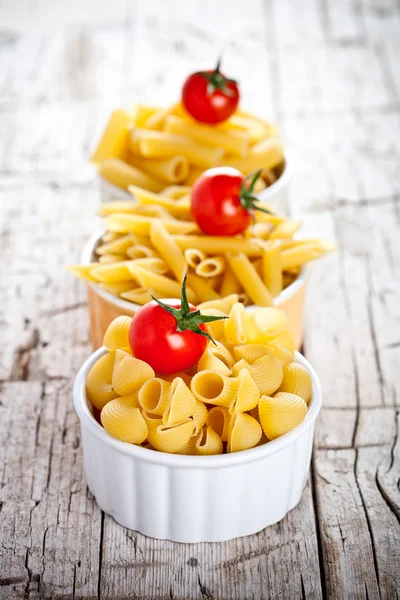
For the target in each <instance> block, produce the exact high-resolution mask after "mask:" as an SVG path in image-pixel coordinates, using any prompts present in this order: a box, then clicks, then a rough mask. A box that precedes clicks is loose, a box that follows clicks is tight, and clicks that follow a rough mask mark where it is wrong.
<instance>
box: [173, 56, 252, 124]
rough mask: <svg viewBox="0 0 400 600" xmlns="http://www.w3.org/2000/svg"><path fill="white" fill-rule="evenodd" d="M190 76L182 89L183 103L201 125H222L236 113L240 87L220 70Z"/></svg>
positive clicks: (218, 65)
mask: <svg viewBox="0 0 400 600" xmlns="http://www.w3.org/2000/svg"><path fill="white" fill-rule="evenodd" d="M219 67H220V62H218V64H217V67H216V68H215V69H214V70H213V71H200V72H198V73H193V74H192V75H189V77H188V78H187V79H186V81H185V83H184V86H183V89H182V103H183V106H184V107H185V109H186V110H187V112H188V113H189V114H190V115H191V116H192V117H193V118H194V119H196V121H200V122H201V123H211V124H212V123H221V122H222V121H226V119H229V117H230V116H231V115H232V114H233V113H234V112H235V110H236V108H237V106H238V104H239V98H240V94H239V87H238V84H237V83H236V81H234V80H233V79H227V78H226V77H225V75H223V74H222V73H221V72H220V70H219Z"/></svg>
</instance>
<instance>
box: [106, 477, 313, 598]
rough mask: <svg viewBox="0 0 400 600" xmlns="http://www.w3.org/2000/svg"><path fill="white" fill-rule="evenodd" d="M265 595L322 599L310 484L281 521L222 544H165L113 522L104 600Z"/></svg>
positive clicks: (109, 522) (108, 537) (110, 523)
mask: <svg viewBox="0 0 400 600" xmlns="http://www.w3.org/2000/svg"><path fill="white" fill-rule="evenodd" d="M288 565H292V567H293V568H289V567H288ZM260 597H262V598H271V599H275V598H282V599H284V598H289V597H293V598H299V597H304V598H321V597H322V596H321V582H320V574H319V560H318V550H317V545H316V529H315V521H314V516H313V506H312V497H311V488H310V485H308V486H307V487H306V490H305V492H304V496H303V499H302V501H301V503H300V505H299V506H298V507H296V508H295V509H294V510H292V511H291V512H290V513H289V515H288V516H287V518H285V519H284V520H283V521H282V522H281V523H278V524H277V525H274V526H272V527H268V528H267V529H264V530H263V531H261V532H260V533H259V534H256V535H253V536H249V537H247V538H238V539H236V540H232V541H230V542H223V543H221V544H206V543H204V544H174V543H172V542H166V541H165V542H161V543H160V542H158V541H157V540H152V539H150V538H146V537H144V536H142V535H140V534H136V533H132V532H129V531H126V530H124V529H122V528H121V527H119V526H118V525H117V524H116V523H115V521H113V520H112V519H111V518H109V517H106V518H105V521H104V537H103V568H102V571H101V598H102V599H110V600H111V599H114V598H118V600H125V599H128V598H129V599H130V600H132V599H133V598H137V599H143V598H152V599H154V600H155V599H161V598H174V600H201V599H203V598H209V599H212V598H214V599H219V598H226V599H228V598H229V600H235V599H237V600H259V599H260Z"/></svg>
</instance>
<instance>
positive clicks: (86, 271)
mask: <svg viewBox="0 0 400 600" xmlns="http://www.w3.org/2000/svg"><path fill="white" fill-rule="evenodd" d="M97 266H98V263H91V264H89V265H68V266H67V267H66V269H67V271H69V272H70V273H71V275H74V276H75V277H78V278H79V279H84V280H85V281H96V279H95V278H94V277H93V276H92V275H91V274H90V273H91V271H92V269H93V267H94V268H95V267H97Z"/></svg>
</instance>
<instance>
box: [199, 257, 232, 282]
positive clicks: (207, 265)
mask: <svg viewBox="0 0 400 600" xmlns="http://www.w3.org/2000/svg"><path fill="white" fill-rule="evenodd" d="M225 267H226V260H225V258H224V257H223V256H212V257H210V258H204V259H203V260H202V261H201V262H200V263H199V264H198V265H197V267H196V271H195V272H196V275H199V277H215V276H217V275H221V274H222V273H223V272H224V270H225Z"/></svg>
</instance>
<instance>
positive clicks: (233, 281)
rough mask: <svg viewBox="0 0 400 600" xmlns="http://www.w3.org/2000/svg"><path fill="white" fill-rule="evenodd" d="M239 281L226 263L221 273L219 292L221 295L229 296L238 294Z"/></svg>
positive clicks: (239, 288)
mask: <svg viewBox="0 0 400 600" xmlns="http://www.w3.org/2000/svg"><path fill="white" fill-rule="evenodd" d="M241 289H242V288H241V285H240V281H239V280H238V278H237V277H236V275H235V273H234V272H233V271H232V269H231V268H230V267H229V266H228V265H227V266H226V269H225V271H224V273H223V275H222V283H221V289H220V293H221V296H223V297H224V296H230V295H231V294H238V293H239V292H240V290H241Z"/></svg>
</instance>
